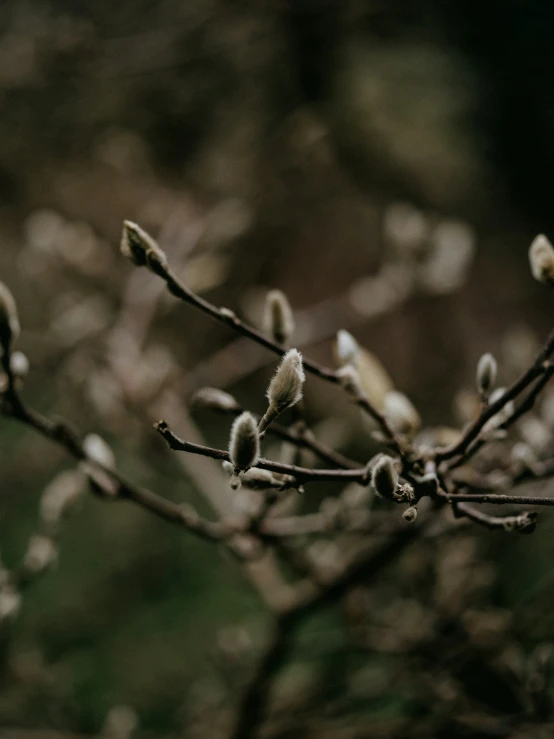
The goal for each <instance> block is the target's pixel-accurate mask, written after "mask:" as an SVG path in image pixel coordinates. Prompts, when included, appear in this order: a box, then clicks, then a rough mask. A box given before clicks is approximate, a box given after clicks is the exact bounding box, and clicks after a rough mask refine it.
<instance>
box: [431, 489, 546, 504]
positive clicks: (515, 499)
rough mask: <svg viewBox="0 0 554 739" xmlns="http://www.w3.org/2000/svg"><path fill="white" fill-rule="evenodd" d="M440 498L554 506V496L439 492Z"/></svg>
mask: <svg viewBox="0 0 554 739" xmlns="http://www.w3.org/2000/svg"><path fill="white" fill-rule="evenodd" d="M437 495H438V497H439V498H442V499H443V500H447V501H448V502H449V503H457V502H463V501H465V502H467V503H491V504H493V505H531V506H534V505H540V506H554V498H547V497H539V496H531V495H496V494H494V493H455V494H450V493H443V492H438V493H437Z"/></svg>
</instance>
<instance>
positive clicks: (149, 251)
mask: <svg viewBox="0 0 554 739" xmlns="http://www.w3.org/2000/svg"><path fill="white" fill-rule="evenodd" d="M121 253H122V254H123V256H125V257H127V259H130V260H131V261H132V262H134V263H135V264H136V265H137V266H139V267H145V266H146V267H151V266H152V265H154V264H157V265H159V266H161V267H166V266H167V257H166V256H165V253H164V252H163V251H162V250H161V249H160V247H159V246H158V244H157V243H156V241H154V239H153V238H152V237H151V236H150V235H149V234H147V233H146V231H144V230H143V229H142V228H141V227H140V226H137V224H136V223H133V222H132V221H123V233H122V234H121Z"/></svg>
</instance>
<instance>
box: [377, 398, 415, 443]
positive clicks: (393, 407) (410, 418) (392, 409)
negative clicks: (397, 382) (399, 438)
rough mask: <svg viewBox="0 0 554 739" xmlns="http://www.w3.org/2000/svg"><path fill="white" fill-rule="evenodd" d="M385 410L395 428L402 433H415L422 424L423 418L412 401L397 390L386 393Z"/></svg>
mask: <svg viewBox="0 0 554 739" xmlns="http://www.w3.org/2000/svg"><path fill="white" fill-rule="evenodd" d="M383 412H384V414H385V416H386V417H387V420H388V421H389V422H390V424H391V426H392V427H393V429H394V430H395V431H398V432H399V433H401V434H414V433H415V432H416V431H417V430H418V429H419V428H420V426H421V418H420V417H419V413H418V412H417V410H416V409H415V407H414V406H413V404H412V402H411V401H410V399H409V398H407V397H406V395H404V393H399V392H398V391H397V390H391V391H390V392H388V393H387V394H386V395H385V400H384V403H383Z"/></svg>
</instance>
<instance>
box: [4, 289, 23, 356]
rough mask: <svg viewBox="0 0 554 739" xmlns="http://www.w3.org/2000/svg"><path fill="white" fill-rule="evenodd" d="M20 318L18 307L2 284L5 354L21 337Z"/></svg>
mask: <svg viewBox="0 0 554 739" xmlns="http://www.w3.org/2000/svg"><path fill="white" fill-rule="evenodd" d="M19 332H20V328H19V318H18V315H17V305H16V303H15V300H14V297H13V295H12V294H11V292H10V291H9V289H8V287H7V286H6V285H4V283H3V282H0V346H1V348H2V350H3V352H9V351H10V350H11V347H12V344H13V342H14V341H16V340H17V338H18V337H19Z"/></svg>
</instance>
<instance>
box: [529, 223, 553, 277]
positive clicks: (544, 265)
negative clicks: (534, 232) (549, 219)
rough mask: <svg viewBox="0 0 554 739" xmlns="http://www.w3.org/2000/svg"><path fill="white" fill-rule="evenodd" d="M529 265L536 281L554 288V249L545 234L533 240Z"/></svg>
mask: <svg viewBox="0 0 554 739" xmlns="http://www.w3.org/2000/svg"><path fill="white" fill-rule="evenodd" d="M529 264H530V265H531V273H532V275H533V277H534V278H535V280H538V281H539V282H544V283H545V285H550V287H554V247H553V246H552V244H551V243H550V241H549V239H547V238H546V236H544V234H539V235H538V236H536V237H535V238H534V239H533V242H532V243H531V246H530V247H529Z"/></svg>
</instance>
